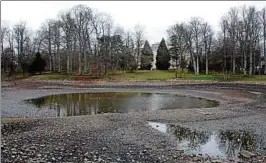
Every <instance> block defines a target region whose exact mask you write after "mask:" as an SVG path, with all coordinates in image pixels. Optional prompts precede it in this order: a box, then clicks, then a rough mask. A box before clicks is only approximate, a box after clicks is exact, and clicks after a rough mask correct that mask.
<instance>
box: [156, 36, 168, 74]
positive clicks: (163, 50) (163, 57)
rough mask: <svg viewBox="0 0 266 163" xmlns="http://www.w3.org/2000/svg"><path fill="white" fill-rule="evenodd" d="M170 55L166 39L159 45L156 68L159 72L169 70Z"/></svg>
mask: <svg viewBox="0 0 266 163" xmlns="http://www.w3.org/2000/svg"><path fill="white" fill-rule="evenodd" d="M169 62H170V53H169V50H168V49H167V46H166V44H165V40H164V38H163V39H162V41H161V42H160V44H159V47H158V49H157V56H156V67H157V69H158V70H168V69H169V67H170V63H169Z"/></svg>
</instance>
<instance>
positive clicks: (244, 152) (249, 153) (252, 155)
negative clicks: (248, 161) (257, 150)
mask: <svg viewBox="0 0 266 163" xmlns="http://www.w3.org/2000/svg"><path fill="white" fill-rule="evenodd" d="M240 155H241V156H242V157H245V158H251V157H255V156H256V154H254V153H251V152H249V151H247V150H242V151H240Z"/></svg>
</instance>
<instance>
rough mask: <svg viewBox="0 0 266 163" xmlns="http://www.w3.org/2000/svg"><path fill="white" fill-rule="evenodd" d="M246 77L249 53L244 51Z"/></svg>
mask: <svg viewBox="0 0 266 163" xmlns="http://www.w3.org/2000/svg"><path fill="white" fill-rule="evenodd" d="M244 75H245V76H246V75H247V53H246V51H245V50H244Z"/></svg>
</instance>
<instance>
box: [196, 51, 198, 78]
mask: <svg viewBox="0 0 266 163" xmlns="http://www.w3.org/2000/svg"><path fill="white" fill-rule="evenodd" d="M196 75H199V54H197V73H196Z"/></svg>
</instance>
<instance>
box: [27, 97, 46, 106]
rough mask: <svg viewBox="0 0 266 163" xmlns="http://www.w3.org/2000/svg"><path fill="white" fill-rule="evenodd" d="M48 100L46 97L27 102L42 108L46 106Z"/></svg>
mask: <svg viewBox="0 0 266 163" xmlns="http://www.w3.org/2000/svg"><path fill="white" fill-rule="evenodd" d="M46 101H47V100H46V98H45V97H41V98H36V99H32V100H27V102H30V103H32V104H34V105H35V106H36V107H38V108H41V106H43V105H45V104H46Z"/></svg>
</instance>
